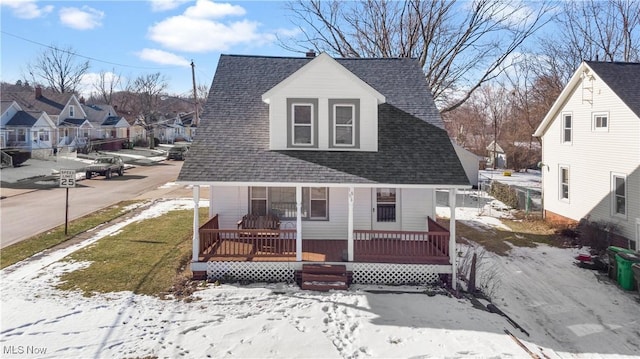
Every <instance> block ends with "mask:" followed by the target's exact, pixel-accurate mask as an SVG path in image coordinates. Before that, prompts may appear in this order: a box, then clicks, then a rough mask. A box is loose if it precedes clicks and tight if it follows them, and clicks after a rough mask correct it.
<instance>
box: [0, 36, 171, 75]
mask: <svg viewBox="0 0 640 359" xmlns="http://www.w3.org/2000/svg"><path fill="white" fill-rule="evenodd" d="M0 32H1V33H3V34H5V35H8V36H12V37H15V38H17V39H20V40H23V41H27V42H30V43H33V44H36V45H39V46H44V47H46V48H49V49H52V50H56V51H62V52H65V53H67V54H69V55H73V56H78V57H82V58H85V59H87V60H91V61H96V62H102V63H105V64H109V65H115V66H121V67H129V68H133V69H144V70H169V69H177V68H183V66H171V67H147V66H134V65H125V64H119V63H117V62H110V61H104V60H100V59H96V58H95V57H91V56H85V55H81V54H78V53H76V52H71V51H67V50H64V49H61V48H58V47H55V46H51V45H46V44H43V43H40V42H37V41H34V40H30V39H27V38H25V37H22V36H18V35H15V34H11V33H9V32H6V31H4V30H0Z"/></svg>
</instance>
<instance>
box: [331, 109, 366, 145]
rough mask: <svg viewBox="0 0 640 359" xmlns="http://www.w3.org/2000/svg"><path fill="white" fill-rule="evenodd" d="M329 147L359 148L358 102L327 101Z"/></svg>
mask: <svg viewBox="0 0 640 359" xmlns="http://www.w3.org/2000/svg"><path fill="white" fill-rule="evenodd" d="M329 124H330V126H331V127H330V128H329V140H330V141H329V147H336V148H339V147H347V148H358V147H360V143H359V142H360V141H359V140H358V139H359V137H360V136H359V125H360V100H359V99H350V100H336V99H330V100H329Z"/></svg>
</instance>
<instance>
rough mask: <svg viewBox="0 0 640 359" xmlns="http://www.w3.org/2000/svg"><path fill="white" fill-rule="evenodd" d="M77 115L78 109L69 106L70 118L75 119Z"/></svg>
mask: <svg viewBox="0 0 640 359" xmlns="http://www.w3.org/2000/svg"><path fill="white" fill-rule="evenodd" d="M75 113H76V108H75V107H74V106H69V117H74V116H75Z"/></svg>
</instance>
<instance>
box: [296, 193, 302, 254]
mask: <svg viewBox="0 0 640 359" xmlns="http://www.w3.org/2000/svg"><path fill="white" fill-rule="evenodd" d="M296 261H298V262H302V186H296Z"/></svg>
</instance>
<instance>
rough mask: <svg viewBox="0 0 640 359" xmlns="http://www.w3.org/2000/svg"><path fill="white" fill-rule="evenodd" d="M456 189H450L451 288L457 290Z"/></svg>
mask: <svg viewBox="0 0 640 359" xmlns="http://www.w3.org/2000/svg"><path fill="white" fill-rule="evenodd" d="M456 195H457V190H456V189H455V188H451V189H449V211H450V212H451V215H450V216H449V262H451V288H452V289H453V290H456V289H457V282H456V280H457V276H458V268H457V263H456V257H457V253H456V197H457V196H456Z"/></svg>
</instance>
